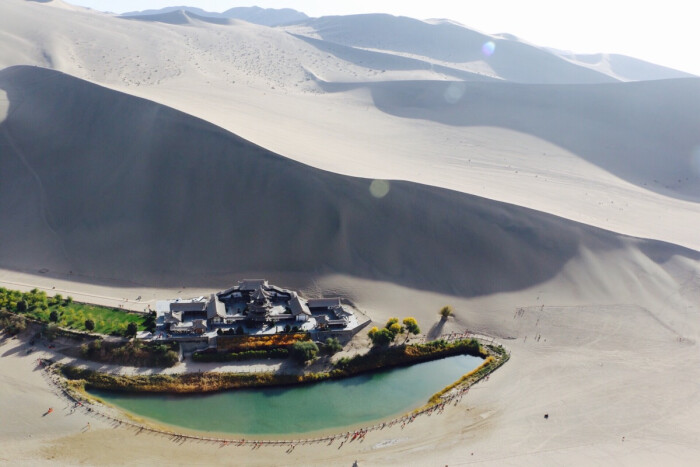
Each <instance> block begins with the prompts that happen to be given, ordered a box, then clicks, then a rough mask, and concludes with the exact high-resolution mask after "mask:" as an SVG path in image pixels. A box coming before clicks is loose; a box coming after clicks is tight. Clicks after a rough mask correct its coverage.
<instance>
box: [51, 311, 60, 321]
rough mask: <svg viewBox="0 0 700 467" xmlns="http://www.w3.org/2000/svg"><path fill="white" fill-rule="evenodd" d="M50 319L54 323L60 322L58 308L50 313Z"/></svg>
mask: <svg viewBox="0 0 700 467" xmlns="http://www.w3.org/2000/svg"><path fill="white" fill-rule="evenodd" d="M49 321H51V322H52V323H56V322H58V312H57V311H56V310H53V311H51V313H50V314H49Z"/></svg>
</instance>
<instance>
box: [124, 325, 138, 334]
mask: <svg viewBox="0 0 700 467" xmlns="http://www.w3.org/2000/svg"><path fill="white" fill-rule="evenodd" d="M138 330H139V327H138V326H137V325H136V323H129V324H128V325H127V326H126V331H124V336H125V337H134V336H136V332H137V331H138Z"/></svg>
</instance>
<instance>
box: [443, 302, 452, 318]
mask: <svg viewBox="0 0 700 467" xmlns="http://www.w3.org/2000/svg"><path fill="white" fill-rule="evenodd" d="M453 313H454V310H453V309H452V307H451V306H450V305H445V306H443V307H442V308H441V309H440V316H442V318H443V319H447V318H449V317H450V316H452V314H453Z"/></svg>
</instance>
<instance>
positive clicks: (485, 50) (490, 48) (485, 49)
mask: <svg viewBox="0 0 700 467" xmlns="http://www.w3.org/2000/svg"><path fill="white" fill-rule="evenodd" d="M495 51H496V44H494V43H493V41H488V42H484V45H482V46H481V53H482V54H484V57H490V56H491V55H493V53H494V52H495Z"/></svg>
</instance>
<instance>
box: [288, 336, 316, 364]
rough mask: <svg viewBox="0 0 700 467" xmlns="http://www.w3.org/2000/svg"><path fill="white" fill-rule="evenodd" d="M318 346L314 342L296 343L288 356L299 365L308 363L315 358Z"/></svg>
mask: <svg viewBox="0 0 700 467" xmlns="http://www.w3.org/2000/svg"><path fill="white" fill-rule="evenodd" d="M317 354H318V346H317V345H316V344H315V343H314V342H302V341H296V342H295V343H294V344H292V348H291V349H290V353H289V355H290V356H291V357H292V358H293V359H294V360H296V361H297V362H299V363H304V362H308V361H309V360H313V359H314V358H316V355H317Z"/></svg>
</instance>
